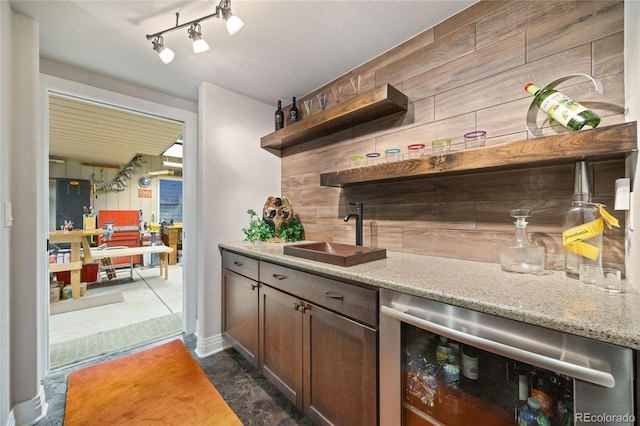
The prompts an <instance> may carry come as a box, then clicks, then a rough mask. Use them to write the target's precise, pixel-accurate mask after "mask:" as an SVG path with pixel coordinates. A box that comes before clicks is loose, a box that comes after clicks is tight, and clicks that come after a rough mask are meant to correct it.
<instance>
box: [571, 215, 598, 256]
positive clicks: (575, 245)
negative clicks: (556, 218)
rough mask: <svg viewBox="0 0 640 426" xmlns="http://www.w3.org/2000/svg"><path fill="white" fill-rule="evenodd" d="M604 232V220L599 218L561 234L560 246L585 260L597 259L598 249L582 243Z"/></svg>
mask: <svg viewBox="0 0 640 426" xmlns="http://www.w3.org/2000/svg"><path fill="white" fill-rule="evenodd" d="M603 231H604V220H602V218H601V217H599V218H598V219H596V220H592V221H591V222H589V223H585V224H583V225H578V226H574V227H573V228H569V229H567V230H566V231H564V232H563V233H562V245H563V246H564V248H565V249H567V250H569V251H570V252H572V253H575V254H577V255H579V256H582V257H586V258H587V259H591V260H595V259H597V258H598V254H599V253H600V249H599V248H598V247H596V246H594V245H592V244H589V243H585V242H584V241H586V240H588V239H590V238H593V237H595V236H597V235H599V234H601V233H602V232H603Z"/></svg>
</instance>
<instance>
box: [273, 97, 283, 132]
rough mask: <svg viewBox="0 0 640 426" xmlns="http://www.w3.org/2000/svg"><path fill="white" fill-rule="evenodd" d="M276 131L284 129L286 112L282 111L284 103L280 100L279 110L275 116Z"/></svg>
mask: <svg viewBox="0 0 640 426" xmlns="http://www.w3.org/2000/svg"><path fill="white" fill-rule="evenodd" d="M275 119H276V130H280V129H282V128H283V127H284V111H282V101H280V100H278V109H277V110H276V114H275Z"/></svg>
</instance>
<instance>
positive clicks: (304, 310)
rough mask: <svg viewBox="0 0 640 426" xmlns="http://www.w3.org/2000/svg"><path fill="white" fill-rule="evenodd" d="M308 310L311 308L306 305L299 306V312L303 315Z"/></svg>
mask: <svg viewBox="0 0 640 426" xmlns="http://www.w3.org/2000/svg"><path fill="white" fill-rule="evenodd" d="M309 309H311V306H309V305H307V304H306V303H301V304H300V312H302V313H303V314H304V313H305V312H307V311H308V310H309Z"/></svg>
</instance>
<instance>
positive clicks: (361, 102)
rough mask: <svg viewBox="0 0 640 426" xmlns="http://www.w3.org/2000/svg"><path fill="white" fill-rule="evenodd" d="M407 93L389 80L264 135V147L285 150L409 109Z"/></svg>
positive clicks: (261, 143)
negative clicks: (391, 84) (382, 84)
mask: <svg viewBox="0 0 640 426" xmlns="http://www.w3.org/2000/svg"><path fill="white" fill-rule="evenodd" d="M408 102H409V101H408V99H407V96H406V95H405V94H403V93H402V92H400V91H399V90H398V89H396V88H395V87H393V86H390V85H388V84H386V85H384V86H380V87H377V88H375V89H373V90H370V91H368V92H365V93H362V94H360V95H358V96H356V97H355V98H352V99H349V100H348V101H344V102H341V103H339V104H336V105H335V106H334V107H332V108H329V109H327V110H324V111H321V112H317V113H315V114H312V115H310V116H306V117H304V118H303V119H302V120H300V121H298V122H297V123H294V124H292V125H290V126H285V127H284V128H282V129H280V130H276V131H275V132H273V133H270V134H268V135H266V136H263V137H262V138H260V146H261V147H262V148H269V149H276V150H281V149H284V148H287V147H290V146H295V145H298V144H301V143H303V142H306V141H309V140H311V139H315V138H318V137H320V136H325V135H329V134H331V133H335V132H337V131H339V130H342V129H345V128H347V127H352V126H356V125H358V124H361V123H366V122H367V121H372V120H375V119H378V118H381V117H385V116H387V115H391V114H394V113H396V112H400V111H406V110H407V105H408Z"/></svg>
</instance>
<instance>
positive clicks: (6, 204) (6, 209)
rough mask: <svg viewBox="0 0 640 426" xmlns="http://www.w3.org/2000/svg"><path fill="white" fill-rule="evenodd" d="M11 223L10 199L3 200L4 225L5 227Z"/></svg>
mask: <svg viewBox="0 0 640 426" xmlns="http://www.w3.org/2000/svg"><path fill="white" fill-rule="evenodd" d="M11 225H13V215H12V213H11V201H5V202H4V226H5V228H8V227H10V226H11Z"/></svg>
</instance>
